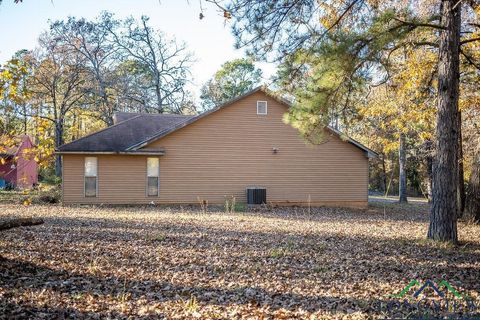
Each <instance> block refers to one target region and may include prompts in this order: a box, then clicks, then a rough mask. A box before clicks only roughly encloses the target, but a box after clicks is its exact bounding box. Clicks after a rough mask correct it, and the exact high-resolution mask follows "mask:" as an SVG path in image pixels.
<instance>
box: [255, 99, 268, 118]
mask: <svg viewBox="0 0 480 320" xmlns="http://www.w3.org/2000/svg"><path fill="white" fill-rule="evenodd" d="M260 102H264V103H265V113H259V112H258V104H259V103H260ZM267 114H268V102H267V101H264V100H257V115H259V116H266V115H267Z"/></svg>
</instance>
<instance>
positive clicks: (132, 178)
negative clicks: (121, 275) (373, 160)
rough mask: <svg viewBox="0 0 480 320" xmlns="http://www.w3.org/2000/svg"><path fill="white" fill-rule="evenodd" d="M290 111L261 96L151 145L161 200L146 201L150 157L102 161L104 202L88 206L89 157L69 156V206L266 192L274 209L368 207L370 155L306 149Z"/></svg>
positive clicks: (332, 141)
mask: <svg viewBox="0 0 480 320" xmlns="http://www.w3.org/2000/svg"><path fill="white" fill-rule="evenodd" d="M257 100H267V101H268V115H257V112H256V102H257ZM286 111H287V109H286V106H285V105H283V104H280V103H279V102H277V101H275V100H274V99H271V98H270V97H267V96H266V95H265V94H264V93H262V92H258V93H255V94H253V95H250V96H247V97H246V98H244V99H241V100H239V101H237V102H235V103H234V104H232V105H230V106H228V107H225V108H224V109H222V110H219V111H217V112H214V113H212V114H211V115H208V116H206V117H204V118H202V119H200V120H198V121H196V122H194V123H192V124H190V125H188V126H186V127H184V128H182V129H180V130H178V131H176V132H174V133H172V134H170V135H167V136H165V137H164V138H161V139H159V140H157V141H155V142H153V143H151V144H150V145H147V146H146V147H145V149H158V148H162V149H165V152H166V154H165V155H164V156H162V157H160V195H159V197H158V199H151V198H147V197H145V172H146V171H145V170H146V159H145V157H140V156H99V157H98V158H99V162H98V166H99V168H98V171H99V196H98V198H96V199H91V198H83V157H78V156H64V176H65V181H64V193H65V196H64V201H65V203H78V202H81V203H93V202H96V203H99V202H100V203H148V202H150V201H152V200H154V201H155V202H157V203H197V202H198V198H200V199H204V200H208V202H209V203H212V204H213V203H218V204H220V203H224V201H225V197H226V196H234V197H236V201H237V202H246V195H245V188H246V187H248V186H262V187H266V188H267V201H269V202H272V203H278V204H306V203H307V201H308V199H309V198H310V201H311V204H312V205H321V204H326V205H341V206H365V205H366V204H367V189H368V159H367V157H366V154H365V152H364V151H362V150H360V149H359V148H357V147H355V146H353V145H351V144H350V143H347V142H344V141H342V140H341V139H340V138H339V137H337V136H336V135H332V134H326V136H325V139H326V140H325V142H324V143H322V144H321V145H318V146H311V145H307V144H306V143H305V142H304V141H303V140H302V138H300V137H299V135H298V132H297V131H296V130H295V129H294V128H292V127H291V126H289V125H286V124H285V123H284V122H283V115H284V113H285V112H286ZM273 148H277V149H278V152H277V153H276V154H275V153H274V152H273Z"/></svg>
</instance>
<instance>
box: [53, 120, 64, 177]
mask: <svg viewBox="0 0 480 320" xmlns="http://www.w3.org/2000/svg"><path fill="white" fill-rule="evenodd" d="M62 144H63V119H57V120H56V121H55V150H58V147H60V146H61V145H62ZM55 175H56V176H57V177H60V176H61V175H62V157H61V156H60V155H59V154H56V155H55Z"/></svg>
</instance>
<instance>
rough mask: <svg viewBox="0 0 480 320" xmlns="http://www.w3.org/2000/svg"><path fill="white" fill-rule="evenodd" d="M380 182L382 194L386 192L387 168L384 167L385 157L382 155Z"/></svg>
mask: <svg viewBox="0 0 480 320" xmlns="http://www.w3.org/2000/svg"><path fill="white" fill-rule="evenodd" d="M382 182H383V192H384V193H385V192H386V191H387V168H386V166H385V155H384V154H382Z"/></svg>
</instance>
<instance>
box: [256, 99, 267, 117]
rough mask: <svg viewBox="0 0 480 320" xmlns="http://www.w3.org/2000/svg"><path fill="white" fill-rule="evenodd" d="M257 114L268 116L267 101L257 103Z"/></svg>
mask: <svg viewBox="0 0 480 320" xmlns="http://www.w3.org/2000/svg"><path fill="white" fill-rule="evenodd" d="M257 114H262V115H265V114H267V101H257Z"/></svg>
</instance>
